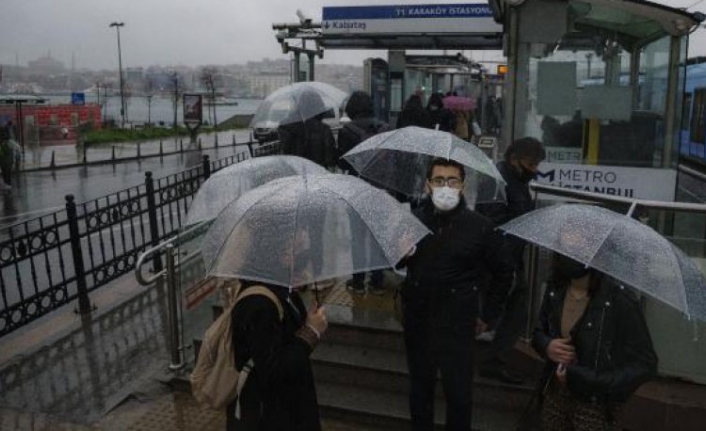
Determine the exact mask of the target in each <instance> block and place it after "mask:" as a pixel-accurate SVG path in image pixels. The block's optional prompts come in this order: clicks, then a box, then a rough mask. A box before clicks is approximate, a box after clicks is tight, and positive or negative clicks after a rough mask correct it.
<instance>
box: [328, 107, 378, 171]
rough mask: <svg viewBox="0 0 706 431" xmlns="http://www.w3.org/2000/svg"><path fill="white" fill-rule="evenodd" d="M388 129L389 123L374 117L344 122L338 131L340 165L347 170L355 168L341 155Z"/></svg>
mask: <svg viewBox="0 0 706 431" xmlns="http://www.w3.org/2000/svg"><path fill="white" fill-rule="evenodd" d="M388 129H389V127H388V126H387V123H385V122H383V121H379V120H377V119H376V118H373V117H363V118H356V119H354V120H352V121H351V122H350V123H347V124H344V125H343V127H342V128H341V130H340V131H339V132H338V157H337V158H338V162H337V163H338V167H339V168H341V169H343V170H347V171H351V170H353V168H352V167H351V166H350V164H348V162H346V161H345V160H343V159H341V157H342V156H343V155H344V154H346V153H347V152H348V151H350V150H352V149H353V147H355V146H356V145H358V144H360V143H361V142H362V141H364V140H365V139H367V138H369V137H371V136H374V135H377V134H378V133H382V132H386V131H387V130H388Z"/></svg>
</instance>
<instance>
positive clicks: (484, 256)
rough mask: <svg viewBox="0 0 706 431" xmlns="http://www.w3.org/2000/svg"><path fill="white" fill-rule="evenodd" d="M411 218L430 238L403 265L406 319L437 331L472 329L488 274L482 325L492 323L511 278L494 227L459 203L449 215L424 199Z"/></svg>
mask: <svg viewBox="0 0 706 431" xmlns="http://www.w3.org/2000/svg"><path fill="white" fill-rule="evenodd" d="M414 214H415V215H416V216H417V217H418V218H419V220H421V221H422V223H424V224H425V225H426V227H427V228H429V229H430V230H431V231H432V233H433V235H429V236H427V237H425V238H424V239H423V240H422V241H421V242H420V243H419V244H418V245H417V250H416V252H415V253H414V254H413V255H412V256H411V257H410V258H409V259H407V261H406V262H404V263H405V264H406V265H407V267H408V273H407V278H406V280H405V283H404V286H403V289H402V298H403V303H404V305H405V307H406V313H405V315H411V316H415V318H416V319H419V320H420V321H422V322H427V323H429V324H431V325H432V326H435V327H448V326H456V325H464V324H474V323H475V318H476V316H477V315H478V292H479V289H480V288H481V286H482V284H483V283H484V280H485V279H486V278H487V277H488V274H489V275H490V276H491V277H492V278H493V279H494V281H495V283H494V284H493V289H490V290H489V292H488V297H487V299H486V301H487V303H486V304H484V307H483V320H484V321H485V322H490V321H493V320H494V319H495V317H496V316H497V315H498V314H499V313H500V311H501V308H502V306H503V304H504V302H505V300H506V297H507V293H508V291H509V289H510V285H511V283H512V277H513V267H512V263H511V262H510V260H509V257H508V256H507V255H506V254H505V253H504V251H503V249H502V247H501V246H502V240H501V238H500V236H499V234H498V233H497V232H496V231H495V230H494V226H493V223H492V222H491V221H490V220H489V219H488V218H486V217H485V216H483V215H481V214H478V213H477V212H474V211H471V210H470V209H468V208H467V207H466V204H465V202H463V201H461V203H460V204H459V205H458V206H457V207H456V208H455V209H453V210H451V211H448V212H440V211H437V210H436V209H435V208H434V205H433V204H432V203H431V201H430V200H426V201H423V202H422V203H421V205H420V206H419V207H418V208H417V209H415V211H414Z"/></svg>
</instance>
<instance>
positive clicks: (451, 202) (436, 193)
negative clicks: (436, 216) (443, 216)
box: [431, 186, 461, 211]
mask: <svg viewBox="0 0 706 431" xmlns="http://www.w3.org/2000/svg"><path fill="white" fill-rule="evenodd" d="M460 200H461V195H460V193H459V191H458V190H456V189H452V188H451V187H448V186H444V187H437V188H433V189H431V201H432V202H433V203H434V206H435V207H436V209H438V210H439V211H449V210H452V209H454V208H456V206H457V205H458V203H459V201H460Z"/></svg>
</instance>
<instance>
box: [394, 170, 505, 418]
mask: <svg viewBox="0 0 706 431" xmlns="http://www.w3.org/2000/svg"><path fill="white" fill-rule="evenodd" d="M464 180H465V170H464V167H463V166H462V165H460V164H459V163H457V162H455V161H453V160H446V159H435V160H434V161H433V162H432V163H431V165H430V167H429V170H428V173H427V180H426V186H425V191H426V194H427V195H428V199H424V200H423V201H422V202H421V204H420V206H419V207H417V208H416V209H415V210H414V214H415V215H416V216H417V217H418V218H419V220H421V221H422V222H423V223H424V224H425V225H426V226H427V227H428V228H429V229H430V230H431V231H432V232H433V235H429V236H427V237H425V238H424V239H423V240H422V241H420V243H419V244H418V245H417V247H416V249H415V250H413V251H412V252H411V253H410V254H409V255H408V256H407V258H406V259H404V260H403V262H402V263H401V266H406V267H407V277H406V279H405V281H404V284H403V287H402V291H401V296H402V319H403V327H404V340H405V347H406V352H407V365H408V368H409V376H410V395H409V406H410V412H411V417H412V429H413V430H425V431H431V430H432V429H434V388H435V386H436V380H437V374H438V373H439V372H440V373H441V381H442V387H443V390H444V396H445V398H446V405H447V407H446V430H449V431H469V430H470V429H471V417H472V401H473V400H472V395H473V354H474V352H473V351H474V349H473V339H474V336H475V334H476V333H477V331H480V330H482V329H484V328H485V326H486V325H485V323H484V322H488V321H492V320H494V319H495V318H496V316H497V315H498V314H499V313H500V310H501V308H502V306H503V303H504V301H505V296H506V293H507V291H508V289H509V288H510V285H511V284H512V273H513V266H512V262H511V261H510V259H509V257H507V256H506V255H505V254H504V251H503V249H502V240H501V238H500V237H499V234H498V233H497V232H496V231H495V229H494V228H495V226H494V225H493V222H492V221H491V220H490V219H488V218H486V217H485V216H483V215H481V214H479V213H477V212H475V211H472V210H470V209H469V208H468V207H467V204H466V202H465V201H464V198H463V195H462V191H463V187H464ZM486 274H489V275H490V276H491V277H492V278H493V280H494V284H493V286H494V288H493V289H492V291H490V292H489V295H488V298H487V304H485V306H484V308H483V314H482V316H480V317H479V316H478V293H479V287H480V284H481V283H482V280H484V279H485V277H486V276H487V275H486Z"/></svg>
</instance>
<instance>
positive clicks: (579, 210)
mask: <svg viewBox="0 0 706 431" xmlns="http://www.w3.org/2000/svg"><path fill="white" fill-rule="evenodd" d="M500 229H502V230H503V231H505V232H507V233H509V234H512V235H515V236H517V237H519V238H522V239H524V240H526V241H529V242H531V243H534V244H537V245H539V246H542V247H544V248H547V249H549V250H552V251H555V252H557V253H561V254H563V255H566V256H569V257H571V258H572V259H574V260H576V261H578V262H581V263H583V264H585V265H586V266H587V267H591V268H595V269H597V270H599V271H601V272H603V273H604V274H607V275H609V276H611V277H613V278H615V279H617V280H620V281H621V282H623V283H625V284H626V285H629V286H632V287H634V288H635V289H637V290H639V291H641V292H643V293H645V294H647V295H649V296H651V297H653V298H655V299H657V300H659V301H662V302H664V303H666V304H668V305H670V306H672V307H674V308H676V309H677V310H679V311H681V312H683V313H684V314H686V315H687V316H689V317H695V318H698V319H700V320H706V280H705V279H704V277H703V275H702V274H701V272H700V271H699V270H698V268H697V267H696V265H695V264H694V262H692V260H691V259H690V258H689V257H688V256H686V255H685V254H684V253H683V252H682V251H681V250H679V249H678V248H677V247H676V246H675V245H674V244H672V243H671V242H669V241H668V240H667V239H666V238H664V237H663V236H661V235H660V234H659V233H657V232H656V231H654V230H653V229H652V228H650V227H649V226H647V225H644V224H642V223H640V222H639V221H637V220H634V219H632V218H630V217H628V216H626V215H623V214H619V213H616V212H614V211H610V210H608V209H605V208H600V207H595V206H589V205H578V204H575V205H554V206H550V207H547V208H542V209H539V210H536V211H532V212H530V213H528V214H525V215H523V216H521V217H518V218H516V219H514V220H512V221H510V222H508V223H506V224H504V225H502V226H500Z"/></svg>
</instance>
